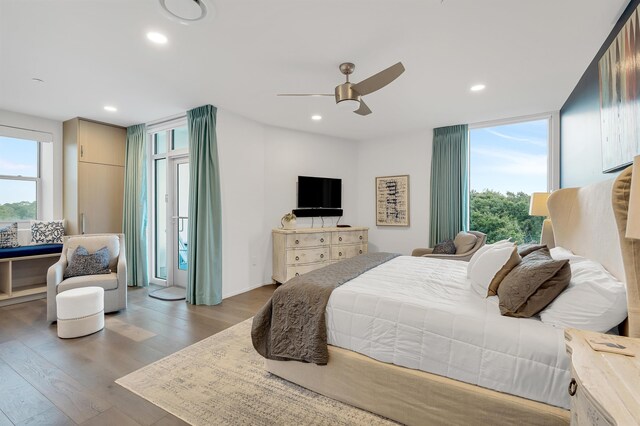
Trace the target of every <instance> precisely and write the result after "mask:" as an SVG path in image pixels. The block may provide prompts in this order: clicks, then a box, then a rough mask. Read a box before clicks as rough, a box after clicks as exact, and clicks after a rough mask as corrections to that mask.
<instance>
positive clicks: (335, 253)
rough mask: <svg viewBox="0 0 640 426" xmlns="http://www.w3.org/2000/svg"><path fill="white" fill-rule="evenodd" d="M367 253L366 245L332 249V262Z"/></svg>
mask: <svg viewBox="0 0 640 426" xmlns="http://www.w3.org/2000/svg"><path fill="white" fill-rule="evenodd" d="M366 252H367V245H366V244H358V245H351V246H334V247H331V260H343V259H349V258H350V257H356V256H358V255H359V254H364V253H366Z"/></svg>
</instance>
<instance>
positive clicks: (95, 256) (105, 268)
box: [64, 246, 111, 279]
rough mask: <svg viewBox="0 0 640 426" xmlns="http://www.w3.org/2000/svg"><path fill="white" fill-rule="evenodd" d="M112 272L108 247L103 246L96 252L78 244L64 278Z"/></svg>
mask: <svg viewBox="0 0 640 426" xmlns="http://www.w3.org/2000/svg"><path fill="white" fill-rule="evenodd" d="M110 273H111V270H110V269H109V249H108V248H106V247H102V248H101V249H100V250H98V251H96V252H95V253H89V252H88V251H87V249H86V248H84V247H82V246H78V248H76V250H75V252H73V256H72V257H71V261H69V264H68V265H67V269H65V271H64V278H65V279H67V278H71V277H80V276H84V275H100V274H110Z"/></svg>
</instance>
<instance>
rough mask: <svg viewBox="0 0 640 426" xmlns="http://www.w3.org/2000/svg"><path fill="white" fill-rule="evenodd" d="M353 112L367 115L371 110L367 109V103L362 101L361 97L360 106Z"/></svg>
mask: <svg viewBox="0 0 640 426" xmlns="http://www.w3.org/2000/svg"><path fill="white" fill-rule="evenodd" d="M353 112H355V113H356V114H359V115H369V114H371V110H370V109H369V107H368V106H367V104H365V103H364V101H363V100H362V98H361V99H360V108H358V109H357V110H355V111H353Z"/></svg>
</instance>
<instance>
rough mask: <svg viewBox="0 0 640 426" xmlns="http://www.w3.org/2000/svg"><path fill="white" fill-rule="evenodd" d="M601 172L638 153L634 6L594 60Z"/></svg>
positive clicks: (639, 78)
mask: <svg viewBox="0 0 640 426" xmlns="http://www.w3.org/2000/svg"><path fill="white" fill-rule="evenodd" d="M598 72H599V80H600V82H599V83H600V121H601V132H602V172H603V173H608V172H614V171H617V170H620V169H621V168H623V167H626V166H627V165H629V164H631V163H632V162H633V157H634V156H635V155H638V153H640V105H639V104H638V103H639V102H640V10H639V8H636V10H634V11H633V13H632V14H631V16H630V17H629V19H628V20H627V22H626V23H625V24H624V26H623V27H622V29H621V30H620V33H618V35H617V36H616V38H615V39H614V40H613V42H611V46H609V48H608V49H607V51H606V52H605V53H604V55H603V56H602V58H600V61H599V62H598Z"/></svg>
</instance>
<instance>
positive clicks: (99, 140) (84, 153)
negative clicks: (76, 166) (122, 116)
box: [78, 120, 127, 167]
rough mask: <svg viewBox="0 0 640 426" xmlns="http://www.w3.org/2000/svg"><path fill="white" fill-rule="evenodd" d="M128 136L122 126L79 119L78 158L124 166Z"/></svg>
mask: <svg viewBox="0 0 640 426" xmlns="http://www.w3.org/2000/svg"><path fill="white" fill-rule="evenodd" d="M126 136H127V131H126V130H125V129H123V128H122V127H115V126H109V125H105V124H100V123H94V122H92V121H84V120H78V160H79V161H82V162H85V163H100V164H111V165H112V166H123V167H124V152H125V140H126Z"/></svg>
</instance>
